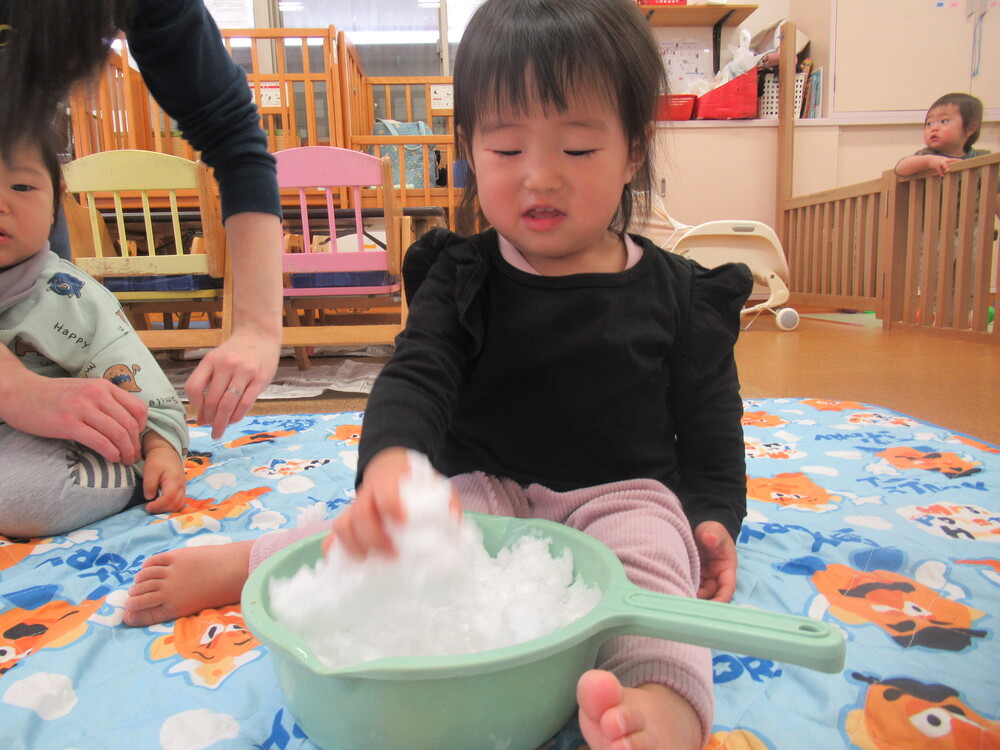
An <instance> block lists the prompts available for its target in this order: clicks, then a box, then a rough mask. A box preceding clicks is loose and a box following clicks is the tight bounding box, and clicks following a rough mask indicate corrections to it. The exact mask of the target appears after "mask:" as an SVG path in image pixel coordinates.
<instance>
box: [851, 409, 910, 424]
mask: <svg viewBox="0 0 1000 750" xmlns="http://www.w3.org/2000/svg"><path fill="white" fill-rule="evenodd" d="M847 421H848V423H850V424H857V425H864V426H866V427H919V426H920V423H919V422H917V421H916V420H914V419H910V418H909V417H904V416H903V415H902V414H881V413H879V412H877V411H859V412H855V413H854V414H851V415H849V416H848V417H847Z"/></svg>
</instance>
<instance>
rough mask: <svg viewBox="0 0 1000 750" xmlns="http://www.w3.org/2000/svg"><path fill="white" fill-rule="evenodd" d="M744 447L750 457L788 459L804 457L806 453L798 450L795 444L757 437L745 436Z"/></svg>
mask: <svg viewBox="0 0 1000 750" xmlns="http://www.w3.org/2000/svg"><path fill="white" fill-rule="evenodd" d="M743 447H744V449H745V450H746V457H747V458H748V459H749V458H776V459H781V460H787V459H791V458H803V457H804V456H805V455H806V454H805V453H803V452H802V451H800V450H798V449H797V448H796V447H795V446H794V445H789V444H788V443H781V442H778V441H773V442H769V443H765V442H764V441H763V440H758V439H757V438H755V437H746V436H744V438H743Z"/></svg>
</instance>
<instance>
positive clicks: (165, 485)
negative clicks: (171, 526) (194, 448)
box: [142, 430, 187, 513]
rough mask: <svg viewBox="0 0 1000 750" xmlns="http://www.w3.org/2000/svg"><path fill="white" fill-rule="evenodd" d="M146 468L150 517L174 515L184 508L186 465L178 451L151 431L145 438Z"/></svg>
mask: <svg viewBox="0 0 1000 750" xmlns="http://www.w3.org/2000/svg"><path fill="white" fill-rule="evenodd" d="M142 444H143V448H144V451H145V456H144V459H145V464H144V465H143V472H142V489H143V495H144V496H145V498H146V499H147V500H148V501H149V502H148V503H146V512H147V513H174V512H176V511H178V510H180V509H181V508H182V507H183V506H184V501H185V499H186V498H185V495H184V490H185V488H186V486H187V479H186V477H185V475H184V462H183V461H182V460H181V457H180V456H179V455H178V453H177V451H176V450H174V447H173V446H172V445H171V444H170V443H168V442H167V441H166V440H165V439H164V438H163V437H162V436H160V435H158V434H157V433H155V432H153V431H152V430H150V431H149V432H147V433H146V434H145V435H144V436H143V440H142Z"/></svg>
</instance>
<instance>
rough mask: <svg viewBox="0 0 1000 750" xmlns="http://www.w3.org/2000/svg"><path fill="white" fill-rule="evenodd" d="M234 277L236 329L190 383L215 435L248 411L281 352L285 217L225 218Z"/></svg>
mask: <svg viewBox="0 0 1000 750" xmlns="http://www.w3.org/2000/svg"><path fill="white" fill-rule="evenodd" d="M226 237H227V242H228V245H229V248H230V250H229V251H228V252H227V271H226V273H227V274H230V273H231V274H232V277H233V289H232V295H233V321H232V322H233V333H232V335H231V336H230V337H229V338H228V339H227V340H226V341H224V342H223V343H222V344H221V345H219V347H217V348H216V349H213V350H212V351H211V352H209V353H208V355H207V356H206V357H205V358H204V359H203V360H202V361H201V363H200V364H199V365H198V367H197V368H195V371H194V372H193V373H191V377H189V378H188V380H187V383H186V384H185V388H186V389H187V394H188V399H189V402H190V404H191V406H192V407H193V408H194V409H196V410H197V413H198V414H197V418H196V421H197V423H198V424H200V425H206V424H210V425H212V437H213V438H215V439H218V438H219V437H221V436H222V432H223V430H225V429H226V427H228V426H229V425H230V424H232V423H233V422H238V421H239V420H241V419H243V417H245V416H246V414H247V412H248V411H249V410H250V407H251V406H252V405H253V402H254V401H256V400H257V396H259V395H260V392H261V391H262V390H264V388H265V386H266V385H267V384H268V383H270V382H271V379H272V378H273V377H274V373H275V371H276V370H277V369H278V357H279V356H280V355H281V305H282V295H281V245H282V235H281V220H280V219H279V218H278V217H277V216H274V215H271V214H262V213H255V212H245V213H239V214H234V215H233V216H230V217H229V218H228V219H227V220H226Z"/></svg>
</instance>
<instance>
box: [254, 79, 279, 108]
mask: <svg viewBox="0 0 1000 750" xmlns="http://www.w3.org/2000/svg"><path fill="white" fill-rule="evenodd" d="M257 86H258V87H259V88H260V91H259V95H258V97H257V106H258V107H260V108H261V109H264V108H266V107H280V106H281V84H280V83H278V82H277V81H261V82H260V83H258V84H257Z"/></svg>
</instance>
